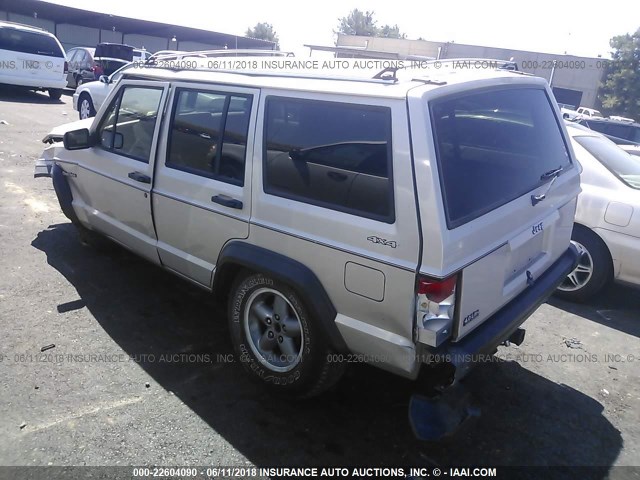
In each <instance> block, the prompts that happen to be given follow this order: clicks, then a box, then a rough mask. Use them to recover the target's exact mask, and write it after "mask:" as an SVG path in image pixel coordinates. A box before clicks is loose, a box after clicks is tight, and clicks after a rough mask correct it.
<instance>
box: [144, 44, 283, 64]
mask: <svg viewBox="0 0 640 480" xmlns="http://www.w3.org/2000/svg"><path fill="white" fill-rule="evenodd" d="M234 56H235V57H249V56H251V57H262V56H264V57H292V56H293V53H292V52H285V51H282V50H262V49H258V48H254V49H249V48H245V49H231V48H225V49H223V50H195V51H192V52H187V51H180V50H162V51H160V52H156V53H154V54H153V55H151V57H150V58H149V59H147V61H146V62H145V63H147V64H153V63H155V62H157V61H159V60H181V59H183V58H185V57H198V58H209V57H234Z"/></svg>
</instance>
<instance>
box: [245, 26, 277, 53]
mask: <svg viewBox="0 0 640 480" xmlns="http://www.w3.org/2000/svg"><path fill="white" fill-rule="evenodd" d="M245 36H247V37H251V38H257V39H259V40H268V41H270V42H275V44H276V48H279V43H280V39H279V38H278V34H277V33H276V31H275V30H274V29H273V25H271V24H270V23H267V22H260V23H257V24H256V26H255V27H253V28H247V31H246V32H245Z"/></svg>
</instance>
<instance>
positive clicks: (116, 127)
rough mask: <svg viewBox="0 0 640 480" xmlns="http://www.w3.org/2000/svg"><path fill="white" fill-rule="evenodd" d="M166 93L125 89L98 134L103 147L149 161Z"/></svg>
mask: <svg viewBox="0 0 640 480" xmlns="http://www.w3.org/2000/svg"><path fill="white" fill-rule="evenodd" d="M161 97H162V89H160V88H152V87H125V88H124V89H122V90H121V91H120V94H119V95H118V97H117V98H116V99H115V100H114V101H113V102H112V104H111V106H110V107H109V110H108V111H107V113H106V115H105V117H103V120H102V124H101V126H100V128H99V130H98V132H99V136H100V145H101V146H102V147H103V148H106V149H108V150H113V152H114V153H118V154H120V155H125V156H127V157H130V158H133V159H135V160H140V161H142V162H148V161H149V155H150V153H151V145H152V144H153V134H154V131H155V127H156V119H157V117H158V108H159V106H160V98H161Z"/></svg>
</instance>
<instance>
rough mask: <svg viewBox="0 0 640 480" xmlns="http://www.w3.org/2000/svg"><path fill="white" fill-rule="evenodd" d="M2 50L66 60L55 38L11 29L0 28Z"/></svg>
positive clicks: (0, 46)
mask: <svg viewBox="0 0 640 480" xmlns="http://www.w3.org/2000/svg"><path fill="white" fill-rule="evenodd" d="M0 50H12V51H14V52H21V53H31V54H33V55H46V56H48V57H58V58H64V53H63V52H62V50H61V49H60V46H59V45H58V42H56V41H55V39H54V38H53V37H50V36H49V35H45V34H43V33H35V32H27V31H24V30H19V29H17V28H10V27H9V28H6V27H4V28H0Z"/></svg>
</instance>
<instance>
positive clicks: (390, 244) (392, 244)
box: [367, 236, 398, 248]
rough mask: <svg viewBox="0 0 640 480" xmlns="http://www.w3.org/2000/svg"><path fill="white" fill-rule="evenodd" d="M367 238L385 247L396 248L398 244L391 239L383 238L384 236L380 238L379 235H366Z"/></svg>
mask: <svg viewBox="0 0 640 480" xmlns="http://www.w3.org/2000/svg"><path fill="white" fill-rule="evenodd" d="M367 240H369V241H370V242H373V243H378V244H380V245H384V246H385V247H391V248H396V247H397V246H398V243H397V242H395V241H391V240H385V239H384V238H380V237H374V236H371V237H367Z"/></svg>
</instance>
